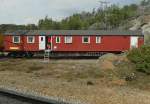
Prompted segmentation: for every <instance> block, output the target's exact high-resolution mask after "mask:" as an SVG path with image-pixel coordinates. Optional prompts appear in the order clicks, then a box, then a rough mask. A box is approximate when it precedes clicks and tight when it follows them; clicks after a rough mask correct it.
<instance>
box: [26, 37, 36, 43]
mask: <svg viewBox="0 0 150 104" xmlns="http://www.w3.org/2000/svg"><path fill="white" fill-rule="evenodd" d="M29 37H32V38H33V41H32V42H29ZM27 43H35V36H27Z"/></svg>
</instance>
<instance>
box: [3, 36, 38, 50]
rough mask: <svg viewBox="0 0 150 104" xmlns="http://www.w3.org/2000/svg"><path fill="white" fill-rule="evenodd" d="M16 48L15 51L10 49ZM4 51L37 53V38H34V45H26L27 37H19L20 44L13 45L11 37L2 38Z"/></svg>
mask: <svg viewBox="0 0 150 104" xmlns="http://www.w3.org/2000/svg"><path fill="white" fill-rule="evenodd" d="M11 48H17V49H14V50H13V49H11ZM4 50H5V51H39V36H35V43H27V36H20V43H17V44H14V43H13V36H5V37H4Z"/></svg>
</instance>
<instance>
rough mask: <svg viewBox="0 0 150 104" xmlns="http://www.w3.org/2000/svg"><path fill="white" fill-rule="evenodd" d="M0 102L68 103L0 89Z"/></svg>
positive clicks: (10, 103) (27, 103)
mask: <svg viewBox="0 0 150 104" xmlns="http://www.w3.org/2000/svg"><path fill="white" fill-rule="evenodd" d="M0 104H70V103H65V102H62V101H56V100H52V99H48V98H44V97H39V96H33V95H29V94H23V93H20V92H16V91H12V90H7V89H2V88H1V89H0Z"/></svg>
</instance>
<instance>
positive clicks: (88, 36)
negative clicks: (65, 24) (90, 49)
mask: <svg viewBox="0 0 150 104" xmlns="http://www.w3.org/2000/svg"><path fill="white" fill-rule="evenodd" d="M84 38H88V42H85V41H84ZM90 40H91V39H90V36H83V37H82V43H84V44H89V43H90Z"/></svg>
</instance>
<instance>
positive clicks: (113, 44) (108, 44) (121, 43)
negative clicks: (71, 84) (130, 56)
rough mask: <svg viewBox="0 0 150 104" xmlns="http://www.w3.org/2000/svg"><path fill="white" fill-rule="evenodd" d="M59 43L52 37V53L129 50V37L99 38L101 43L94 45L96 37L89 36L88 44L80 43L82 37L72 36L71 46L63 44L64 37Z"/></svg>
mask: <svg viewBox="0 0 150 104" xmlns="http://www.w3.org/2000/svg"><path fill="white" fill-rule="evenodd" d="M60 37H61V43H56V37H53V51H66V52H67V51H70V52H74V51H78V52H85V51H92V52H96V51H99V52H101V51H109V52H111V51H126V50H129V49H130V36H101V43H96V36H90V43H89V44H84V43H82V36H73V38H72V39H73V40H72V44H66V43H65V42H64V36H61V35H60Z"/></svg>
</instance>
